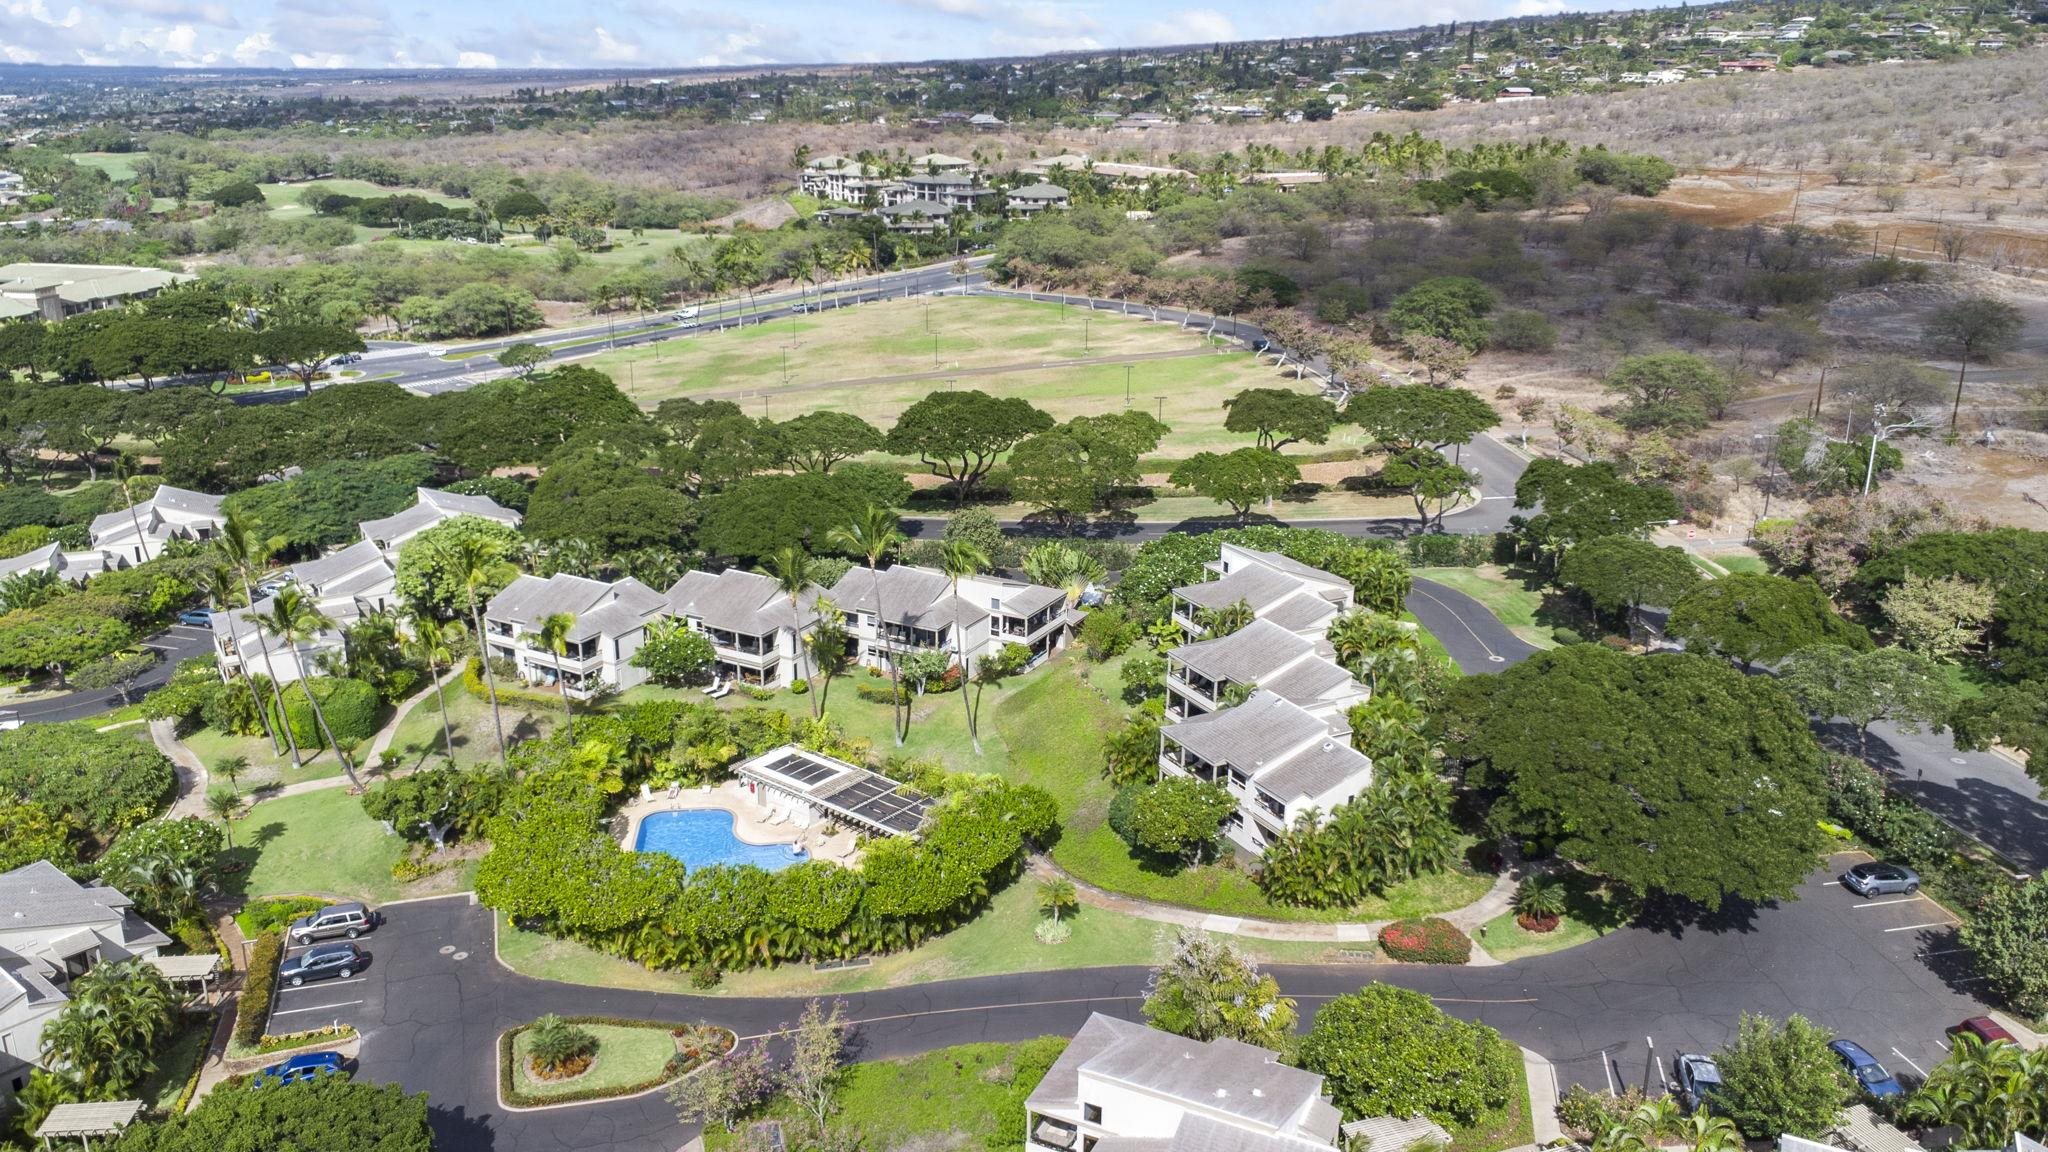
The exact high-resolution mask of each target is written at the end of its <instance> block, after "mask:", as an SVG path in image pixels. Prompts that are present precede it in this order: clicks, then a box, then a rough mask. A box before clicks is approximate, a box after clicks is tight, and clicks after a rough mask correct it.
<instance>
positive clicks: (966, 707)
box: [953, 579, 1058, 919]
mask: <svg viewBox="0 0 2048 1152" xmlns="http://www.w3.org/2000/svg"><path fill="white" fill-rule="evenodd" d="M953 603H954V604H955V605H957V604H959V603H960V581H959V580H958V579H955V580H954V581H953ZM989 620H990V621H991V622H993V621H994V620H995V617H994V616H990V617H989ZM953 662H954V663H956V664H958V665H960V710H961V711H963V712H965V713H967V738H968V739H969V740H971V741H973V743H974V754H975V755H976V756H979V755H981V733H980V732H979V731H977V730H976V725H975V723H974V705H973V703H972V702H971V701H969V700H968V699H967V681H968V675H967V673H968V668H967V634H966V633H965V632H964V631H962V630H961V627H960V614H959V611H958V609H957V608H956V609H955V611H954V613H953ZM1054 918H1055V919H1057V918H1058V916H1057V914H1055V916H1054Z"/></svg>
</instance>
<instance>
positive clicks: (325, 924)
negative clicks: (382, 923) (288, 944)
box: [291, 901, 377, 944]
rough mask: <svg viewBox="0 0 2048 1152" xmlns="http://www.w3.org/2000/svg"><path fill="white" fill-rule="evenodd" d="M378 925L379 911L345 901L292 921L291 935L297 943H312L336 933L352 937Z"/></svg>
mask: <svg viewBox="0 0 2048 1152" xmlns="http://www.w3.org/2000/svg"><path fill="white" fill-rule="evenodd" d="M376 926H377V914H376V913H375V912H372V911H370V909H369V908H367V907H365V906H364V905H362V904H358V903H356V902H355V901H350V902H348V903H346V904H329V905H328V906H327V907H325V908H322V909H320V910H319V911H318V912H308V913H306V914H305V915H304V916H301V917H299V918H298V919H297V920H294V921H292V926H291V937H292V943H294V944H311V943H312V942H313V941H315V940H327V939H330V938H332V937H335V936H346V937H348V938H349V939H351V940H353V939H355V938H356V937H358V936H361V935H362V934H363V933H365V932H368V931H370V930H371V929H373V928H375V927H376Z"/></svg>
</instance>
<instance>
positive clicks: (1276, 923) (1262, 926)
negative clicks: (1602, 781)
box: [1029, 855, 1526, 965]
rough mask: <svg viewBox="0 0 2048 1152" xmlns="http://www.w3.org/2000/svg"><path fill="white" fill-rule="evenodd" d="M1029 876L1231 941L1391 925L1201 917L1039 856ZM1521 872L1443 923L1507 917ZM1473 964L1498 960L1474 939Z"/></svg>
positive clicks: (1361, 936) (1513, 868)
mask: <svg viewBox="0 0 2048 1152" xmlns="http://www.w3.org/2000/svg"><path fill="white" fill-rule="evenodd" d="M1029 871H1030V873H1031V875H1032V876H1033V877H1035V878H1038V879H1050V878H1052V877H1056V876H1063V877H1065V878H1066V879H1067V881H1068V882H1069V883H1071V884H1072V885H1073V886H1074V893H1075V895H1076V896H1077V897H1078V898H1079V899H1080V901H1081V903H1083V904H1086V905H1088V906H1089V907H1091V908H1101V909H1104V910H1106V911H1110V912H1116V913H1120V914H1122V915H1125V916H1132V917H1135V918H1137V919H1140V920H1150V921H1152V922H1154V923H1156V924H1177V925H1181V926H1183V927H1188V928H1200V929H1202V930H1203V931H1205V932H1222V933H1225V934H1227V935H1231V936H1249V937H1251V938H1253V939H1255V940H1294V941H1307V942H1317V941H1321V942H1324V943H1330V944H1370V943H1372V942H1373V941H1374V940H1377V939H1378V938H1379V934H1380V929H1382V928H1385V927H1386V926H1387V925H1389V924H1392V923H1393V921H1392V920H1368V921H1363V922H1353V923H1327V922H1318V921H1305V920H1304V921H1295V920H1253V919H1248V918H1245V917H1241V916H1224V915H1220V914H1218V913H1214V912H1202V911H1199V910H1196V909H1193V908H1182V907H1179V906H1177V905H1173V904H1158V903H1154V902H1153V901H1150V900H1140V899H1137V898H1136V897H1132V896H1122V895H1118V894H1117V893H1114V892H1109V891H1105V890H1104V889H1101V888H1097V887H1095V886H1094V885H1092V884H1088V883H1085V882H1083V881H1081V880H1078V879H1075V878H1074V877H1073V876H1070V875H1068V874H1067V873H1066V872H1065V871H1063V870H1062V869H1061V868H1060V867H1059V865H1057V864H1054V863H1053V862H1052V861H1051V860H1050V859H1048V858H1046V857H1045V856H1043V855H1033V856H1032V857H1031V861H1030V864H1029ZM1525 871H1526V870H1525V868H1524V866H1523V865H1522V864H1521V862H1520V861H1519V860H1512V859H1511V860H1510V861H1509V862H1508V866H1507V867H1505V868H1503V869H1502V870H1501V872H1500V874H1499V875H1498V876H1495V877H1494V880H1493V887H1492V888H1489V889H1488V890H1487V892H1486V895H1484V896H1481V897H1480V898H1479V899H1477V900H1475V901H1473V902H1472V903H1470V904H1467V905H1465V906H1464V907H1463V908H1457V909H1453V910H1452V911H1449V912H1444V913H1441V914H1440V916H1441V918H1442V919H1444V920H1448V921H1450V922H1451V923H1452V924H1455V925H1456V926H1457V928H1458V930H1459V931H1460V932H1463V933H1464V934H1465V935H1467V936H1474V937H1476V936H1477V934H1478V932H1479V926H1480V925H1482V924H1485V923H1486V922H1487V921H1489V920H1492V919H1493V918H1494V917H1496V916H1499V915H1500V914H1501V913H1503V912H1506V911H1507V910H1508V908H1509V907H1510V906H1511V905H1512V904H1513V903H1514V899H1515V887H1516V886H1517V885H1518V884H1520V883H1521V881H1522V876H1523V875H1524V874H1525ZM1472 963H1473V964H1478V965H1492V964H1498V963H1500V961H1498V960H1495V959H1494V958H1493V957H1491V956H1488V955H1487V954H1486V952H1485V950H1484V949H1483V948H1481V947H1479V946H1478V942H1477V940H1476V939H1475V940H1474V943H1473V948H1472Z"/></svg>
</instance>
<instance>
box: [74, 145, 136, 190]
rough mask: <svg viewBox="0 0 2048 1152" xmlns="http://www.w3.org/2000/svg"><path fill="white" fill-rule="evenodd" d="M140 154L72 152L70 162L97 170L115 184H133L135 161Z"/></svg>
mask: <svg viewBox="0 0 2048 1152" xmlns="http://www.w3.org/2000/svg"><path fill="white" fill-rule="evenodd" d="M141 155H143V154H142V153H140V152H73V153H72V154H71V162H72V163H73V164H77V165H79V166H80V167H83V168H97V169H99V170H100V171H102V172H105V173H106V174H107V179H109V180H112V181H113V182H114V183H116V184H132V183H134V182H135V161H136V158H138V157H140V156H141Z"/></svg>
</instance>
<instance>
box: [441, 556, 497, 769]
mask: <svg viewBox="0 0 2048 1152" xmlns="http://www.w3.org/2000/svg"><path fill="white" fill-rule="evenodd" d="M441 562H442V565H443V566H444V567H445V568H446V569H447V570H448V574H449V575H451V576H453V577H454V578H455V581H456V583H458V584H460V585H461V586H462V591H463V594H464V595H465V596H467V597H469V616H470V623H472V624H473V625H475V627H476V645H477V659H478V661H480V662H481V663H482V664H483V666H484V686H485V688H486V690H487V691H488V694H489V695H490V698H491V730H492V732H493V733H495V734H496V736H497V738H498V766H499V767H501V768H503V767H510V764H509V763H508V762H507V760H506V758H505V720H504V717H503V716H502V715H500V713H499V711H498V674H497V673H496V672H493V671H492V670H491V648H490V642H489V641H488V639H486V637H485V636H484V610H483V604H482V602H481V601H479V600H478V599H477V592H478V591H479V590H481V589H485V588H493V587H495V586H497V585H498V584H500V583H502V582H503V581H504V578H505V575H506V573H508V572H512V571H515V569H514V568H513V567H512V565H511V564H510V563H508V562H507V561H506V559H505V545H504V544H502V543H500V542H499V541H497V540H495V539H490V538H487V537H478V536H472V537H469V538H467V539H463V540H458V541H456V542H455V543H454V545H453V546H452V547H450V548H449V549H448V550H447V551H446V552H445V553H444V554H443V555H442V557H441Z"/></svg>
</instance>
